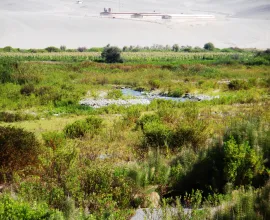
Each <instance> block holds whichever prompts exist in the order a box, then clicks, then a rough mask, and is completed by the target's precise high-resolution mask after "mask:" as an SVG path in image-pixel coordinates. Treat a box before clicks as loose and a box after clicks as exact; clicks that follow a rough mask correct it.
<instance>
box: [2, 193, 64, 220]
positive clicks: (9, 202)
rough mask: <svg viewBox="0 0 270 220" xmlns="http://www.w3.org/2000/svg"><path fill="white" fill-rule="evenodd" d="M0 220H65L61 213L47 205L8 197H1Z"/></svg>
mask: <svg viewBox="0 0 270 220" xmlns="http://www.w3.org/2000/svg"><path fill="white" fill-rule="evenodd" d="M0 219H1V220H10V219H31V220H38V219H57V220H61V219H64V217H63V215H62V213H61V212H59V211H56V210H51V209H49V207H48V206H47V205H46V204H36V203H35V204H29V203H27V202H24V201H22V200H20V199H15V198H12V197H11V196H8V195H2V196H0Z"/></svg>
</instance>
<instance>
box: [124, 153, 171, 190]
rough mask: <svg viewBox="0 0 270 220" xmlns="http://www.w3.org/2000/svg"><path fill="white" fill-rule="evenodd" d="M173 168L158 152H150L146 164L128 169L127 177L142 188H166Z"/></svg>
mask: <svg viewBox="0 0 270 220" xmlns="http://www.w3.org/2000/svg"><path fill="white" fill-rule="evenodd" d="M170 172H171V168H170V166H169V165H168V164H167V163H166V162H165V160H164V158H162V156H161V155H160V154H159V152H158V151H153V152H152V151H150V152H149V153H148V157H147V159H146V161H145V162H143V163H140V164H137V165H136V166H133V167H131V168H129V169H128V171H127V176H129V177H130V178H131V179H133V181H134V182H135V183H136V184H137V185H138V186H140V187H147V186H149V185H157V184H158V185H162V186H166V185H167V184H168V181H169V177H170Z"/></svg>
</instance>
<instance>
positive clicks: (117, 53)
mask: <svg viewBox="0 0 270 220" xmlns="http://www.w3.org/2000/svg"><path fill="white" fill-rule="evenodd" d="M101 57H102V58H103V59H104V60H105V62H106V63H122V62H123V60H122V58H121V50H120V49H119V48H118V47H111V46H106V47H104V49H103V51H102V53H101Z"/></svg>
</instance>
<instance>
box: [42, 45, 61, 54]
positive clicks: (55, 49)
mask: <svg viewBox="0 0 270 220" xmlns="http://www.w3.org/2000/svg"><path fill="white" fill-rule="evenodd" d="M45 50H47V51H48V52H50V53H51V52H59V51H60V49H59V48H57V47H52V46H51V47H47V48H45Z"/></svg>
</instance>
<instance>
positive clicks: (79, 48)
mask: <svg viewBox="0 0 270 220" xmlns="http://www.w3.org/2000/svg"><path fill="white" fill-rule="evenodd" d="M77 50H78V51H79V52H84V51H86V50H87V48H86V47H78V49H77Z"/></svg>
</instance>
